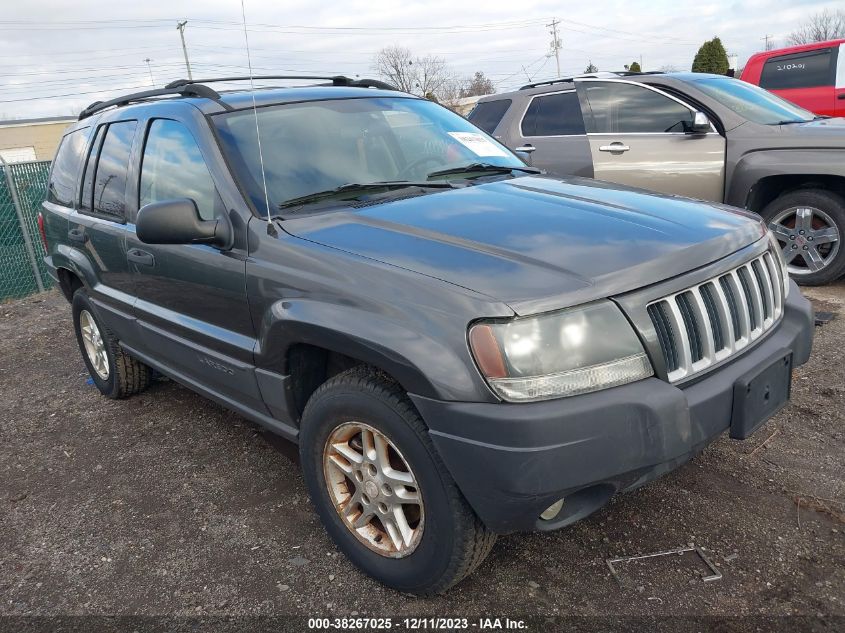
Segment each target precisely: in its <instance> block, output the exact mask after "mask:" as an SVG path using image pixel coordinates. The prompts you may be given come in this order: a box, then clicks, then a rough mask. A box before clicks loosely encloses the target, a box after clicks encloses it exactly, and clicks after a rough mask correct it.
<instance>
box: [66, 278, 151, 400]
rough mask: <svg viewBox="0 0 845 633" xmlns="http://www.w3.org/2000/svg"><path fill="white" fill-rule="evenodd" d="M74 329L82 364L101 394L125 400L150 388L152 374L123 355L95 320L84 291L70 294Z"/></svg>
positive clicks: (144, 366)
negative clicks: (71, 295) (71, 296)
mask: <svg viewBox="0 0 845 633" xmlns="http://www.w3.org/2000/svg"><path fill="white" fill-rule="evenodd" d="M73 326H74V330H75V331H76V340H77V342H78V343H79V350H80V351H81V352H82V360H83V361H85V366H86V367H87V368H88V373H89V374H90V375H91V379H92V380H93V381H94V384H95V385H96V386H97V389H99V390H100V393H102V394H103V395H104V396H107V397H109V398H125V397H126V396H131V395H132V394H135V393H138V392H140V391H143V390H144V389H146V388H147V387H148V386H149V385H150V381H151V380H152V370H151V369H150V368H149V367H148V366H147V365H145V364H144V363H142V362H141V361H139V360H137V359H135V358H132V357H131V356H129V354H127V353H126V352H124V351H123V348H121V347H120V344H119V342H118V340H117V337H116V336H115V335H114V333H113V332H112V331H111V330H109V329H108V328H107V327H106V326H105V325H104V324H103V323H102V321H101V320H100V318H99V317H98V316H97V311H96V309H95V308H94V304H93V303H91V300H90V299H89V298H88V294H87V293H86V292H85V289H84V288H79V289H78V290H77V291H76V292H75V293H74V294H73Z"/></svg>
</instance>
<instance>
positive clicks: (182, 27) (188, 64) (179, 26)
mask: <svg viewBox="0 0 845 633" xmlns="http://www.w3.org/2000/svg"><path fill="white" fill-rule="evenodd" d="M187 24H188V21H187V20H182V21H181V22H177V23H176V29H177V30H178V31H179V37H180V38H182V52H183V53H184V54H185V68H187V69H188V79H193V78H194V77H193V75H191V62H189V61H188V49H187V48H186V47H185V26H186V25H187Z"/></svg>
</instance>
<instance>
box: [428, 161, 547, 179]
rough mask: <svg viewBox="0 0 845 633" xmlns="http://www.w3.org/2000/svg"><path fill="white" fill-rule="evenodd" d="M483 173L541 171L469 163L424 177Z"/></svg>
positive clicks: (529, 168)
mask: <svg viewBox="0 0 845 633" xmlns="http://www.w3.org/2000/svg"><path fill="white" fill-rule="evenodd" d="M476 171H478V172H484V173H490V174H507V173H510V172H512V171H524V172H526V173H529V174H540V173H542V170H541V169H537V168H536V167H528V166H527V165H515V166H510V167H506V166H504V165H493V164H491V163H470V164H469V165H461V166H460V167H451V168H449V169H439V170H437V171H433V172H431V173H430V174H428V175H427V176H426V178H436V177H437V176H451V175H452V174H465V173H470V172H476Z"/></svg>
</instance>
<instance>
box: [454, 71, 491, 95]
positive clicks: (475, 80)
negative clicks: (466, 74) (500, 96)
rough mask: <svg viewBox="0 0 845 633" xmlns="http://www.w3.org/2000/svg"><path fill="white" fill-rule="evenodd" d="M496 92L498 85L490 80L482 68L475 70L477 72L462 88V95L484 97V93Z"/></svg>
mask: <svg viewBox="0 0 845 633" xmlns="http://www.w3.org/2000/svg"><path fill="white" fill-rule="evenodd" d="M494 92H496V86H494V85H493V82H492V81H490V78H489V77H487V76H486V75H485V74H484V73H483V72H481V71H480V70H477V71H475V74H474V75H473V76H472V77H470V78H469V79H466V80H465V81H464V86H463V87H462V88H461V93H460V96H461V97H482V96H484V95H491V94H493V93H494Z"/></svg>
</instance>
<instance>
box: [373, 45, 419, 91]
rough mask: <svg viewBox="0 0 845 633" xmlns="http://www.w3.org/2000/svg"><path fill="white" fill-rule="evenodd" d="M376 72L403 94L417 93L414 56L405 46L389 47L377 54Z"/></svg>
mask: <svg viewBox="0 0 845 633" xmlns="http://www.w3.org/2000/svg"><path fill="white" fill-rule="evenodd" d="M375 70H376V72H377V73H378V74H379V75H380V76H381V77H383V78H384V79H385V80H387V82H388V83H390V84H392V85H394V86H396V87H397V88H398V89H399V90H401V91H402V92H411V93H414V92H415V88H416V83H417V78H416V68H414V55H413V53H411V50H410V49H408V48H405V47H403V46H388V47H386V48H383V49H381V50H380V51H379V52H378V53H376V59H375Z"/></svg>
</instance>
